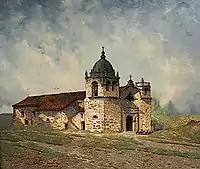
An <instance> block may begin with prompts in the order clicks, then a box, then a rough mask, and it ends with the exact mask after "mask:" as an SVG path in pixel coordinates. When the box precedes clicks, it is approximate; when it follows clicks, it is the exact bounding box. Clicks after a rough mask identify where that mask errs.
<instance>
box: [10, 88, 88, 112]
mask: <svg viewBox="0 0 200 169" xmlns="http://www.w3.org/2000/svg"><path fill="white" fill-rule="evenodd" d="M85 95H86V92H85V91H79V92H70V93H59V94H49V95H40V96H29V97H27V98H25V99H24V100H22V101H20V102H18V103H16V104H14V105H13V107H23V106H33V107H36V108H37V110H59V109H63V108H64V107H66V106H68V105H69V104H70V103H72V102H74V101H76V100H83V99H85Z"/></svg>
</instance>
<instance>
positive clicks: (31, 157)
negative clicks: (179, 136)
mask: <svg viewBox="0 0 200 169" xmlns="http://www.w3.org/2000/svg"><path fill="white" fill-rule="evenodd" d="M145 138H147V136H144V137H143V136H136V135H134V134H133V133H128V134H124V133H120V134H89V133H64V132H48V131H31V130H4V131H1V155H2V159H1V162H2V163H1V167H2V168H5V169H6V168H81V167H82V168H130V169H132V168H162V167H164V166H166V165H168V166H171V167H172V168H177V165H182V167H184V168H187V167H188V164H189V166H190V167H196V168H197V167H198V166H200V145H199V144H194V145H191V144H186V143H185V145H184V144H181V142H179V143H180V144H179V143H174V144H173V147H171V145H172V143H171V142H169V143H164V144H163V143H159V142H156V141H154V140H148V138H149V136H148V138H147V139H145ZM163 145H165V146H163ZM156 160H157V161H156ZM181 160H182V161H183V163H182V164H178V162H180V161H181ZM136 164H137V165H136ZM133 165H134V166H135V167H133ZM188 168H189V167H188Z"/></svg>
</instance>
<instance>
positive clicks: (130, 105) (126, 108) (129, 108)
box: [120, 99, 139, 132]
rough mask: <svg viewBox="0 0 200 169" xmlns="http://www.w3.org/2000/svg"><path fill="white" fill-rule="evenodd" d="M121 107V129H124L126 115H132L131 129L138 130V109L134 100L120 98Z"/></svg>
mask: <svg viewBox="0 0 200 169" xmlns="http://www.w3.org/2000/svg"><path fill="white" fill-rule="evenodd" d="M120 104H121V107H122V129H123V131H126V119H127V116H132V118H133V121H132V128H133V131H135V132H136V131H138V130H139V126H138V125H139V119H138V118H139V109H138V107H136V105H135V103H134V101H129V100H127V99H122V100H121V101H120Z"/></svg>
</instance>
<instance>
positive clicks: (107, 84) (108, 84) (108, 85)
mask: <svg viewBox="0 0 200 169" xmlns="http://www.w3.org/2000/svg"><path fill="white" fill-rule="evenodd" d="M109 89H110V81H107V82H106V91H109Z"/></svg>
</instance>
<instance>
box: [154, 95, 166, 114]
mask: <svg viewBox="0 0 200 169" xmlns="http://www.w3.org/2000/svg"><path fill="white" fill-rule="evenodd" d="M152 112H153V114H164V113H165V112H164V110H163V108H162V107H161V105H160V101H159V99H157V98H152Z"/></svg>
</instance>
